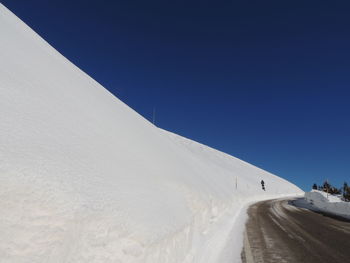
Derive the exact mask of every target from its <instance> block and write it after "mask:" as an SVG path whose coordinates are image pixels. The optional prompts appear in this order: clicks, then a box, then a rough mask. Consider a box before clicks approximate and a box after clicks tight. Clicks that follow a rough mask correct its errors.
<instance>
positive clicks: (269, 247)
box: [242, 199, 350, 263]
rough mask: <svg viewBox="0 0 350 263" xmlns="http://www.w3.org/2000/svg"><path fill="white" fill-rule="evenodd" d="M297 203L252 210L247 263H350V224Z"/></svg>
mask: <svg viewBox="0 0 350 263" xmlns="http://www.w3.org/2000/svg"><path fill="white" fill-rule="evenodd" d="M295 202H297V203H298V202H299V201H295V200H280V199H278V200H269V201H264V202H259V203H257V204H254V205H252V206H251V207H250V208H249V210H248V215H249V219H248V222H247V225H246V235H245V242H244V249H243V251H242V260H243V262H246V263H252V262H254V263H260V262H265V263H269V262H276V263H277V262H278V263H282V262H288V263H289V262H292V263H302V262H305V263H314V262H315V263H316V262H317V263H320V262H328V263H329V262H332V263H338V262H339V263H345V262H350V222H349V221H348V220H342V219H339V218H338V219H337V218H333V217H330V216H327V215H323V214H320V213H316V212H313V211H310V210H307V209H304V208H299V207H296V206H295V205H294V203H295Z"/></svg>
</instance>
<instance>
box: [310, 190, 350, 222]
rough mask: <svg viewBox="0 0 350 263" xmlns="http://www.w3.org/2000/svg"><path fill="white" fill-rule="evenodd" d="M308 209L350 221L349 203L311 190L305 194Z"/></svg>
mask: <svg viewBox="0 0 350 263" xmlns="http://www.w3.org/2000/svg"><path fill="white" fill-rule="evenodd" d="M305 200H306V202H307V203H308V205H309V206H308V207H307V208H309V209H313V210H316V211H321V212H324V213H328V214H333V215H336V216H340V217H344V218H347V219H350V202H345V201H342V200H341V199H340V198H339V197H338V196H333V195H329V194H327V193H325V192H322V191H318V190H312V191H311V192H306V193H305Z"/></svg>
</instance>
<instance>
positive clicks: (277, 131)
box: [2, 0, 350, 190]
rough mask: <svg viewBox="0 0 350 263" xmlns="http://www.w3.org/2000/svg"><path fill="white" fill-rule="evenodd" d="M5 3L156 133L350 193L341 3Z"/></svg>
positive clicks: (347, 61)
mask: <svg viewBox="0 0 350 263" xmlns="http://www.w3.org/2000/svg"><path fill="white" fill-rule="evenodd" d="M2 3H3V4H4V5H5V6H7V7H8V8H9V9H10V10H11V11H12V12H14V13H15V14H16V15H17V16H19V17H20V18H21V19H22V20H24V21H25V22H26V23H27V24H28V25H29V26H31V27H32V28H33V29H34V30H35V31H36V32H38V33H39V34H40V35H41V36H42V37H43V38H45V40H47V41H48V42H49V43H50V44H51V45H52V46H54V47H55V48H56V49H57V50H58V51H60V52H61V53H62V54H63V55H64V56H66V57H67V58H68V59H69V60H71V61H72V62H73V63H74V64H76V65H77V66H78V67H80V68H81V69H82V70H84V71H85V72H87V73H88V74H89V75H91V76H92V77H93V78H94V79H96V80H97V81H98V82H100V83H101V84H102V85H104V86H105V87H106V88H107V89H108V90H110V91H111V92H112V93H114V94H115V95H116V96H117V97H118V98H119V99H121V100H122V101H124V102H125V103H127V104H128V105H129V106H130V107H132V108H133V109H135V110H136V111H137V112H139V113H140V114H141V115H143V116H144V117H145V118H147V119H151V118H152V112H153V108H154V107H155V108H156V124H157V125H158V126H159V127H161V128H164V129H167V130H170V131H173V132H175V133H178V134H180V135H183V136H185V137H188V138H191V139H194V140H196V141H199V142H202V143H204V144H207V145H209V146H212V147H214V148H217V149H219V150H222V151H224V152H227V153H229V154H232V155H234V156H236V157H238V158H240V159H243V160H245V161H247V162H250V163H252V164H254V165H257V166H259V167H261V168H263V169H265V170H267V171H270V172H272V173H275V174H277V175H279V176H281V177H283V178H286V179H288V180H290V181H292V182H294V183H296V184H297V185H298V186H300V187H301V188H303V189H304V190H309V188H310V187H311V185H312V184H313V183H314V182H316V183H322V182H323V181H324V180H325V179H327V178H328V179H329V180H330V182H331V183H333V184H335V185H339V186H340V185H341V184H342V183H343V181H344V180H346V181H348V182H349V183H350V167H349V163H350V136H349V135H350V121H349V114H350V106H349V95H350V92H349V86H350V48H349V47H350V16H349V11H350V4H347V2H346V1H243V0H242V1H165V0H163V1H138V0H135V1H130V0H125V1H102V0H100V1H89V0H85V1H80V0H75V1H62V0H60V1H58V0H50V1H47V0H45V1H44V0H31V1H27V0H16V1H13V0H3V1H2ZM267 183H268V182H267Z"/></svg>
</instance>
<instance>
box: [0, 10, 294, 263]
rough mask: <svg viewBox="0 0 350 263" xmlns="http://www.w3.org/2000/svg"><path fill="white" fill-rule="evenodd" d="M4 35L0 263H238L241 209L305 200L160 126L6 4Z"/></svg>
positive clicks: (0, 52) (0, 14) (0, 26)
mask: <svg viewBox="0 0 350 263" xmlns="http://www.w3.org/2000/svg"><path fill="white" fill-rule="evenodd" d="M0 34H1V41H0V116H1V118H0V119H1V121H0V138H1V141H0V210H1V213H0V236H1V238H0V257H1V262H4V263H7V262H11V263H24V262H28V263H29V262H36V263H41V262H45V263H51V262H60V263H62V262H74V263H77V262H85V263H86V262H104V263H108V262H113V263H116V262H123V263H124V262H125V263H129V262H130V263H138V262H143V263H144V262H146V263H147V262H149V263H157V262H159V263H168V262H169V263H170V262H174V263H175V262H176V263H179V262H185V263H186V262H196V263H204V262H205V263H210V262H220V263H225V262H235V261H236V262H237V261H239V253H240V249H241V232H242V231H243V230H242V229H243V227H242V226H243V223H242V222H243V221H244V220H238V218H239V216H240V212H241V211H242V208H244V207H245V206H246V205H247V204H248V203H249V202H251V201H254V200H262V199H267V198H273V197H278V196H283V195H291V194H295V193H301V190H300V189H299V188H298V187H296V186H295V185H293V184H291V183H289V182H287V181H286V180H283V179H282V178H279V177H277V176H275V175H272V174H270V173H268V172H266V171H263V170H261V169H259V168H257V167H254V166H252V165H250V164H248V163H246V162H243V161H241V160H239V159H237V158H234V157H232V156H229V155H227V154H224V153H222V152H219V151H216V150H214V149H211V148H209V147H207V146H205V145H202V144H199V143H196V142H194V141H191V140H188V139H185V138H183V137H181V136H178V135H175V134H172V133H169V132H166V131H164V130H161V129H159V128H157V127H155V126H154V125H152V124H151V123H149V122H148V121H147V120H145V119H144V118H142V117H141V116H140V115H139V114H137V113H136V112H135V111H133V110H132V109H130V108H129V107H128V106H126V105H125V104H124V103H122V102H121V101H120V100H118V99H117V98H115V97H114V96H113V95H112V94H110V93H109V92H108V91H107V90H106V89H104V88H103V87H102V86H101V85H100V84H98V83H97V82H96V81H94V80H93V79H91V78H90V77H89V76H87V75H86V74H85V73H84V72H82V71H81V70H80V69H78V68H77V67H75V66H74V65H73V64H72V63H70V62H69V61H68V60H67V59H65V58H64V57H63V56H62V55H61V54H59V53H58V52H57V51H56V50H55V49H54V48H52V47H51V46H50V45H49V44H48V43H47V42H45V41H44V40H43V39H41V38H40V37H39V36H38V35H37V34H36V33H35V32H33V31H32V30H31V29H30V28H29V27H27V26H26V25H25V24H24V23H23V22H22V21H20V20H19V19H18V18H17V17H16V16H15V15H13V14H12V13H11V12H10V11H9V10H7V9H6V8H5V7H4V6H3V5H1V4H0ZM92 37H93V36H92ZM261 179H264V181H265V183H266V189H267V190H266V192H264V191H262V190H261V186H260V180H261ZM236 185H237V187H236Z"/></svg>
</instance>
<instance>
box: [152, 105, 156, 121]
mask: <svg viewBox="0 0 350 263" xmlns="http://www.w3.org/2000/svg"><path fill="white" fill-rule="evenodd" d="M152 123H153V125H156V107H153V117H152Z"/></svg>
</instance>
